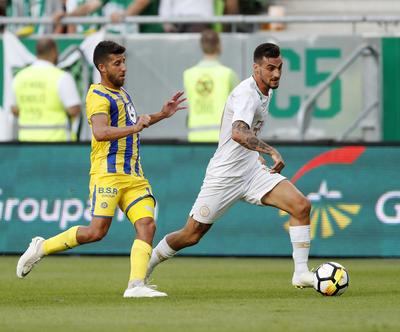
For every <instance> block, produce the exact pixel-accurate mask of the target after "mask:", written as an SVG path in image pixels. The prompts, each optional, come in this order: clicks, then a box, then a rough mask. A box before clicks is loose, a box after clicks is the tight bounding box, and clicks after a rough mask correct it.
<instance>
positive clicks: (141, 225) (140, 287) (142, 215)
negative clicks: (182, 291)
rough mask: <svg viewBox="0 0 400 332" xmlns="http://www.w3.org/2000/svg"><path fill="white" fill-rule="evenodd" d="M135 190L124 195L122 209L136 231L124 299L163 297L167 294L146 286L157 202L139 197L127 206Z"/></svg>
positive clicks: (151, 198) (149, 197)
mask: <svg viewBox="0 0 400 332" xmlns="http://www.w3.org/2000/svg"><path fill="white" fill-rule="evenodd" d="M136 194H137V192H136V191H135V190H131V193H128V194H126V195H124V198H123V202H122V204H121V207H124V208H125V209H124V210H125V213H126V215H127V217H128V219H129V220H130V221H131V222H132V223H133V225H134V227H135V230H136V238H135V240H134V241H133V244H132V248H131V255H130V261H131V271H130V275H129V282H128V287H127V289H126V290H125V292H124V297H126V298H130V297H162V296H167V294H166V293H163V292H159V291H157V290H155V289H153V288H151V287H148V285H146V284H145V277H146V271H147V265H148V264H149V260H150V256H151V253H152V244H153V238H154V234H155V231H156V224H155V222H154V207H155V200H154V198H153V197H152V196H147V197H139V199H135V200H133V201H132V203H133V204H132V203H131V204H127V203H126V202H127V197H132V195H136Z"/></svg>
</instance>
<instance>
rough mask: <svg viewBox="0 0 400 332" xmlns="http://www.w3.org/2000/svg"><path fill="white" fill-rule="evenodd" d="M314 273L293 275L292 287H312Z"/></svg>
mask: <svg viewBox="0 0 400 332" xmlns="http://www.w3.org/2000/svg"><path fill="white" fill-rule="evenodd" d="M313 279H314V273H313V272H311V271H307V272H303V273H300V274H296V273H293V278H292V285H293V286H294V287H296V288H307V287H313V286H314V280H313Z"/></svg>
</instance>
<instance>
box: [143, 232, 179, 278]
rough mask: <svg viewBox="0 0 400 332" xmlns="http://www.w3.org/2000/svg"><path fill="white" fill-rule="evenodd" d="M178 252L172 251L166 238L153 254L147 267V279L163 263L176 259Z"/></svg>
mask: <svg viewBox="0 0 400 332" xmlns="http://www.w3.org/2000/svg"><path fill="white" fill-rule="evenodd" d="M175 254H176V251H175V250H174V249H172V248H171V247H170V246H169V245H168V243H167V240H166V236H165V237H164V238H163V239H162V240H161V241H160V242H159V243H158V244H157V246H156V247H155V248H154V249H153V252H152V253H151V257H150V261H149V265H148V267H147V275H146V279H148V278H149V277H150V275H151V273H152V272H153V270H154V268H155V267H156V266H157V265H158V264H160V263H161V262H163V261H165V260H167V259H169V258H171V257H174V256H175Z"/></svg>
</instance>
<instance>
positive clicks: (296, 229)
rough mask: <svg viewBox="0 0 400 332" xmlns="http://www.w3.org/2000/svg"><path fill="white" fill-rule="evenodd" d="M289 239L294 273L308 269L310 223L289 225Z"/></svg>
mask: <svg viewBox="0 0 400 332" xmlns="http://www.w3.org/2000/svg"><path fill="white" fill-rule="evenodd" d="M289 235H290V241H291V242H292V246H293V255H292V257H293V261H294V273H295V274H301V273H303V272H307V271H308V254H309V253H310V240H311V237H310V225H306V226H290V227H289Z"/></svg>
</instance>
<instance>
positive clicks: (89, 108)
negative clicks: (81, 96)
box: [86, 90, 110, 123]
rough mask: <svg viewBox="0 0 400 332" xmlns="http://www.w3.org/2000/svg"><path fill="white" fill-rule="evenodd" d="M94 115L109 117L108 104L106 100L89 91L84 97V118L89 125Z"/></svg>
mask: <svg viewBox="0 0 400 332" xmlns="http://www.w3.org/2000/svg"><path fill="white" fill-rule="evenodd" d="M95 114H106V115H107V116H110V102H109V101H108V99H107V98H105V97H103V96H100V95H98V94H96V93H95V92H93V90H89V92H88V94H87V97H86V116H87V119H88V122H89V123H91V120H90V119H91V118H92V116H93V115H95Z"/></svg>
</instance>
